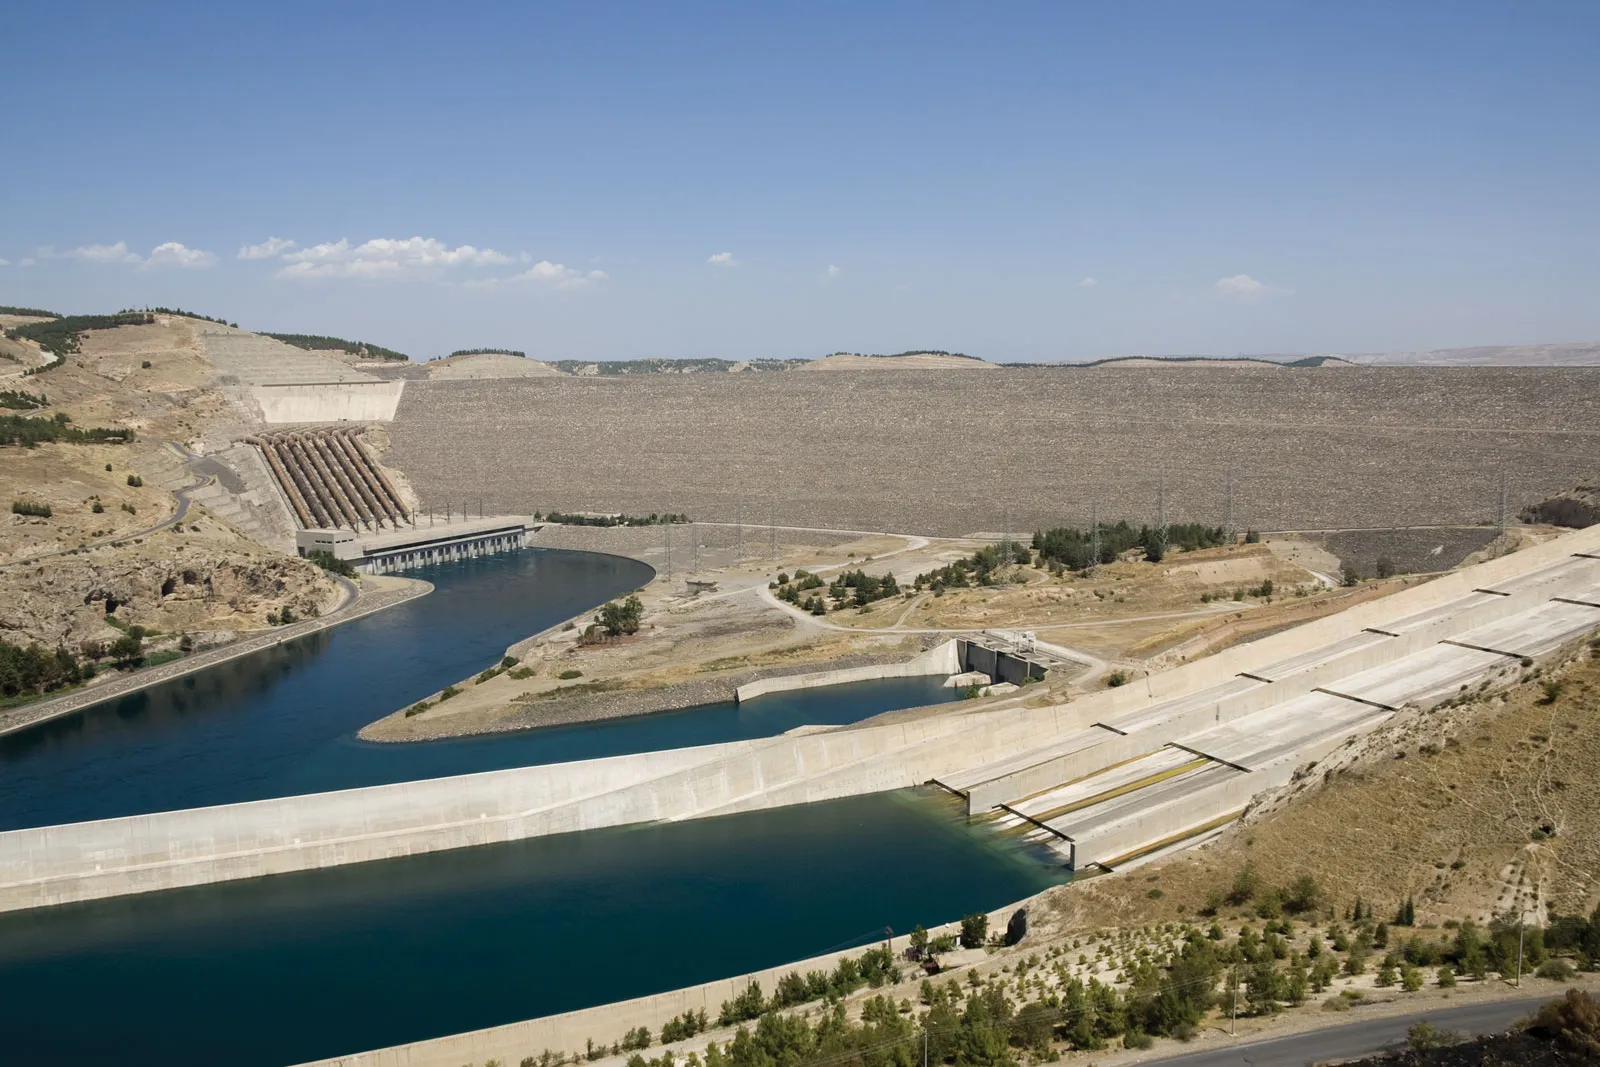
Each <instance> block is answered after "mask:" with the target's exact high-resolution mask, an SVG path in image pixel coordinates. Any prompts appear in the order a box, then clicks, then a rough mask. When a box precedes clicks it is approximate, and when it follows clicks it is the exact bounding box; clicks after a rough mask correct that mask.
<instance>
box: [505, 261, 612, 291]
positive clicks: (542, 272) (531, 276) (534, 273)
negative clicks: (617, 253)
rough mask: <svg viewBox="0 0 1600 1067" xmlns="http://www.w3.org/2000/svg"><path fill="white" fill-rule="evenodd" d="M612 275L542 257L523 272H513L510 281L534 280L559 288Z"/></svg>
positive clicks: (568, 287)
mask: <svg viewBox="0 0 1600 1067" xmlns="http://www.w3.org/2000/svg"><path fill="white" fill-rule="evenodd" d="M610 277H611V275H609V274H607V273H606V272H605V271H603V270H591V271H588V272H584V271H581V270H574V269H573V268H571V267H568V266H566V265H565V264H562V263H552V262H550V261H549V260H548V259H541V260H540V261H539V262H537V263H535V264H534V265H533V266H531V267H529V268H528V269H527V270H525V271H523V272H522V273H521V274H513V275H512V276H511V277H510V278H509V279H507V280H508V281H513V282H534V283H536V284H540V285H552V286H554V287H555V288H557V289H571V288H573V287H574V286H579V285H589V284H591V283H594V282H603V281H605V280H606V279H608V278H610Z"/></svg>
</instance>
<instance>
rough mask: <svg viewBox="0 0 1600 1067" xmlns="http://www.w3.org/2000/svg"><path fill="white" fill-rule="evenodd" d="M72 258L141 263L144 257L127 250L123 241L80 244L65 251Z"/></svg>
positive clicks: (95, 261)
mask: <svg viewBox="0 0 1600 1067" xmlns="http://www.w3.org/2000/svg"><path fill="white" fill-rule="evenodd" d="M67 255H68V256H70V257H72V258H73V259H86V260H88V261H89V262H90V263H142V262H143V261H144V257H143V256H141V255H140V254H139V253H137V252H130V251H128V245H127V242H125V241H118V242H117V243H116V244H114V245H81V246H79V247H78V248H74V249H73V250H72V251H71V252H68V253H67Z"/></svg>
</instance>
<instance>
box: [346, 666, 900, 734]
mask: <svg viewBox="0 0 1600 1067" xmlns="http://www.w3.org/2000/svg"><path fill="white" fill-rule="evenodd" d="M513 647H515V646H513ZM508 654H514V653H508ZM839 661H842V662H845V663H850V664H852V665H854V666H857V667H861V668H866V669H869V670H870V669H873V668H874V667H875V666H876V665H880V664H888V665H894V664H898V663H900V662H901V658H900V657H898V656H880V655H873V654H871V653H858V654H856V655H851V656H844V657H840V660H839ZM836 662H838V661H836ZM806 670H807V668H806V667H804V666H797V667H767V668H751V669H749V670H742V671H733V672H731V673H728V674H725V675H722V676H719V677H710V678H700V679H696V680H693V681H687V682H675V683H673V684H671V685H658V686H651V687H649V688H646V689H611V690H603V691H600V692H591V693H582V687H581V686H574V687H573V688H574V689H577V690H579V692H580V694H581V695H576V696H573V695H564V694H563V693H562V692H561V690H559V689H556V690H551V691H550V692H549V693H547V694H546V695H544V696H542V697H539V698H535V699H527V700H520V701H518V702H517V705H518V710H516V711H515V712H513V713H511V714H508V715H505V716H502V717H497V718H495V719H494V720H492V721H490V722H481V721H470V722H467V723H463V722H462V721H461V720H460V719H459V718H442V719H436V720H416V719H408V718H406V717H405V712H403V711H401V712H396V713H394V714H392V715H388V716H385V717H384V718H382V719H379V720H378V721H377V722H374V723H369V724H367V725H366V726H363V727H362V728H361V730H360V731H359V732H358V734H357V736H358V737H360V738H361V739H362V740H363V741H374V742H379V743H385V744H394V743H401V744H403V743H406V742H411V741H432V740H437V739H441V738H447V737H471V736H473V735H484V734H501V733H509V732H511V731H514V730H536V729H539V728H540V727H545V726H570V725H573V724H576V723H585V722H604V721H606V720H608V719H627V718H633V717H636V716H640V715H655V714H658V713H660V712H663V711H681V710H683V709H685V708H695V707H703V706H705V705H707V704H721V703H725V702H727V701H731V700H734V699H736V695H737V693H738V691H739V687H740V685H741V684H742V683H747V682H751V681H755V680H759V679H763V678H780V677H781V676H784V675H790V674H800V673H804V672H806ZM871 677H879V676H878V675H871ZM887 677H902V676H901V675H889V676H887ZM468 684H470V683H468Z"/></svg>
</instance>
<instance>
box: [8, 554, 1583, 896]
mask: <svg viewBox="0 0 1600 1067" xmlns="http://www.w3.org/2000/svg"><path fill="white" fill-rule="evenodd" d="M1596 547H1600V527H1596V528H1593V529H1590V530H1587V531H1578V532H1575V533H1572V534H1567V535H1565V536H1563V537H1560V538H1556V539H1553V540H1552V541H1549V542H1545V543H1544V544H1542V545H1538V546H1534V547H1531V548H1528V549H1525V550H1523V551H1522V552H1518V553H1514V554H1512V555H1508V556H1503V557H1500V558H1498V559H1495V560H1491V561H1489V562H1487V563H1482V564H1478V565H1476V566H1474V567H1472V568H1468V569H1467V570H1463V571H1458V572H1454V573H1452V574H1447V575H1445V576H1442V577H1440V578H1438V579H1435V580H1433V581H1431V582H1426V583H1423V584H1419V585H1414V586H1412V587H1410V588H1408V589H1405V590H1402V591H1400V592H1398V593H1395V594H1394V595H1392V596H1390V597H1387V598H1382V599H1379V600H1374V601H1368V602H1366V603H1363V604H1360V605H1357V606H1355V607H1352V608H1349V609H1347V610H1345V611H1344V612H1341V613H1338V614H1336V615H1330V616H1327V617H1325V618H1323V619H1319V620H1316V621H1314V622H1311V623H1307V624H1305V625H1304V626H1301V627H1297V628H1295V629H1292V630H1287V631H1283V632H1281V633H1278V634H1274V635H1272V636H1270V637H1267V638H1263V639H1261V640H1260V641H1256V642H1252V643H1250V644H1246V645H1241V646H1236V647H1235V648H1231V649H1228V650H1225V651H1223V652H1221V653H1218V654H1216V655H1214V656H1210V657H1206V658H1204V659H1199V660H1195V661H1193V662H1191V663H1188V664H1184V665H1182V666H1180V667H1177V668H1174V669H1172V670H1169V671H1165V672H1162V673H1160V674H1154V675H1149V676H1146V677H1144V678H1140V679H1136V680H1135V681H1133V682H1132V683H1130V684H1128V685H1126V686H1123V687H1120V688H1117V689H1109V690H1104V691H1101V692H1098V693H1095V694H1092V695H1089V696H1085V697H1081V698H1079V699H1076V700H1073V701H1071V702H1070V703H1065V704H1053V705H1049V706H1045V707H1038V708H1026V707H1021V708H1006V709H1004V710H1000V711H994V712H986V711H983V710H973V711H969V710H956V711H952V712H949V713H947V714H943V715H936V716H930V717H927V718H922V719H916V720H911V721H904V722H896V723H891V724H886V725H879V726H872V725H866V726H861V727H854V728H852V727H844V728H836V729H831V730H822V731H816V732H811V733H807V734H802V735H782V736H779V737H775V738H766V739H760V740H754V741H738V742H729V743H725V744H720V745H710V746H704V747H700V748H690V749H674V750H665V751H661V752H653V753H642V754H636V755H629V756H616V757H608V758H604V759H596V760H587V761H580V762H574V763H565V764H554V765H548V766H538V767H528V768H516V769H512V770H504V771H491V772H484V773H480V774H473V775H464V776H460V777H454V778H442V779H431V780H424V781H415V782H405V783H399V784H395V785H385V786H374V787H368V788H360V789H349V790H341V791H338V792H332V793H323V794H316V795H311V796H300V797H283V798H277V799H271V800H261V801H253V802H249V803H243V804H231V805H222V806H218V807H212V808H201V809H190V810H186V811H176V812H164V813H156V814H149V815H135V816H128V817H123V818H116V819H107V820H100V821H97V822H88V823H77V824H70V825H64V826H48V827H37V828H31V829H23V830H13V831H7V832H5V833H0V911H3V910H17V909H23V908H31V907H41V906H48V905H53V904H60V903H66V902H69V901H77V900H91V899H96V898H100V897H107V896H116V895H121V894H126V893H140V892H151V891H156V890H161V889H167V888H175V887H178V886H185V885H197V884H203V883H208V882H215V881H224V880H228V879H234V878H249V877H257V876H260V875H266V874H274V873H281V872H287V871H295V870H306V869H314V868H320V867H327V866H337V865H341V864H346V863H359V862H366V861H370V860H377V859H384V858H390V857H396V856H405V855H411V854H415V853H421V852H431V851H439V850H444V849H451V848H463V847H470V846H473V845H480V844H490V843H494V842H500V841H511V840H518V839H522V838H527V837H534V836H540V835H545V834H556V833H566V832H572V831H577V830H585V829H593V828H598V827H609V826H621V825H626V824H629V823H639V822H652V821H675V820H679V819H689V818H700V817H707V816H713V815H721V814H732V813H735V812H740V811H751V810H758V809H762V808H768V807H776V806H781V805H785V804H796V803H807V802H811V801H816V800H825V799H833V798H837V797H843V796H852V795H858V794H861V793H868V792H878V791H883V790H890V789H896V788H902V787H905V786H911V785H919V784H922V783H925V782H929V781H935V780H937V781H941V782H948V781H949V780H950V779H951V778H952V776H955V775H958V774H959V773H960V772H961V771H962V769H963V768H970V767H975V766H982V765H985V764H987V763H989V762H993V761H997V760H1002V759H1004V758H1006V757H1010V756H1013V755H1015V754H1017V753H1021V752H1026V751H1028V750H1031V749H1033V748H1036V747H1038V746H1041V745H1047V744H1050V743H1054V742H1056V741H1059V740H1061V739H1063V738H1068V739H1069V740H1070V739H1073V738H1082V739H1083V744H1082V745H1081V747H1080V750H1079V751H1077V752H1074V753H1072V754H1069V755H1065V756H1063V757H1062V758H1061V760H1060V761H1058V763H1057V764H1056V766H1054V767H1053V768H1052V769H1051V771H1050V772H1049V774H1046V777H1049V776H1050V775H1052V774H1070V772H1071V771H1072V769H1073V766H1076V767H1078V768H1080V769H1083V770H1084V771H1085V773H1087V771H1088V770H1092V769H1094V768H1097V767H1102V766H1104V765H1106V764H1107V763H1108V762H1109V761H1110V757H1113V756H1116V755H1118V754H1123V755H1126V754H1129V753H1131V754H1134V755H1137V751H1136V750H1138V749H1140V748H1141V747H1142V748H1144V750H1145V751H1151V750H1155V749H1159V748H1161V747H1162V746H1164V745H1166V744H1167V743H1169V742H1171V741H1174V740H1178V739H1180V738H1181V737H1183V736H1185V735H1186V734H1187V733H1190V732H1192V731H1193V730H1195V729H1197V728H1200V727H1209V726H1214V725H1216V724H1219V723H1225V722H1227V721H1229V720H1230V719H1236V718H1238V717H1240V716H1242V715H1246V714H1249V713H1250V712H1252V711H1255V710H1257V709H1258V708H1260V707H1266V706H1269V705H1271V704H1273V703H1274V702H1275V701H1276V702H1282V701H1284V700H1288V699H1293V698H1294V697H1296V696H1300V695H1303V694H1304V693H1307V692H1310V690H1311V689H1312V688H1314V687H1315V686H1317V685H1319V684H1326V683H1327V682H1329V681H1330V680H1331V679H1332V677H1333V676H1334V675H1335V674H1336V673H1337V672H1338V671H1345V672H1349V671H1355V670H1361V669H1364V668H1370V667H1372V666H1373V665H1375V664H1380V663H1383V662H1389V661H1392V660H1393V659H1394V657H1395V656H1397V655H1400V654H1402V653H1403V652H1405V650H1407V649H1410V648H1412V647H1414V646H1427V645H1428V641H1429V640H1432V641H1437V640H1438V639H1440V638H1441V637H1443V636H1448V635H1449V634H1452V633H1461V632H1465V631H1466V630H1468V629H1471V628H1472V627H1473V626H1475V625H1481V624H1482V622H1483V621H1484V620H1485V619H1486V618H1505V617H1508V616H1510V615H1513V614H1514V613H1515V612H1516V611H1517V610H1519V609H1522V610H1526V608H1527V606H1528V604H1530V603H1535V602H1540V603H1542V602H1544V601H1545V600H1546V599H1548V598H1549V597H1550V596H1551V595H1552V594H1556V595H1564V594H1569V593H1570V592H1572V591H1573V589H1575V588H1577V587H1578V586H1580V585H1582V584H1583V583H1586V582H1592V581H1593V580H1594V575H1592V574H1591V573H1590V572H1591V571H1595V570H1596V569H1597V568H1594V567H1590V568H1587V569H1583V570H1581V571H1577V572H1573V575H1575V576H1566V577H1563V575H1565V574H1566V571H1564V570H1563V567H1564V566H1566V565H1568V564H1569V563H1570V561H1572V560H1574V559H1577V558H1580V557H1575V556H1574V554H1573V553H1574V550H1575V549H1587V550H1588V551H1594V549H1595V548H1596ZM1545 572H1550V575H1553V576H1545V577H1541V575H1544V574H1545ZM1530 578H1532V579H1536V580H1535V581H1532V582H1531V588H1528V589H1523V590H1521V591H1518V592H1515V593H1513V595H1511V596H1501V597H1494V598H1492V599H1488V600H1486V601H1485V602H1484V603H1483V604H1477V603H1472V604H1469V606H1468V607H1467V608H1465V609H1462V610H1457V611H1454V613H1447V614H1446V615H1445V616H1444V618H1443V619H1442V620H1440V621H1439V623H1438V625H1429V626H1427V627H1426V628H1425V632H1424V633H1422V634H1421V635H1420V636H1416V637H1413V638H1411V639H1409V640H1408V639H1406V638H1404V637H1402V638H1396V639H1392V643H1390V642H1381V643H1379V644H1377V645H1373V646H1371V647H1368V648H1362V649H1357V650H1355V651H1353V652H1348V653H1345V654H1343V655H1338V656H1334V657H1332V658H1330V659H1329V660H1328V661H1327V662H1326V663H1324V664H1320V665H1313V666H1312V667H1311V668H1310V669H1308V670H1306V671H1303V672H1300V673H1298V674H1296V675H1292V676H1290V677H1286V678H1283V679H1280V680H1278V681H1275V682H1272V683H1259V684H1258V685H1257V687H1256V688H1253V689H1251V690H1248V691H1245V692H1243V693H1238V694H1235V695H1225V696H1223V697H1221V698H1219V699H1217V700H1215V701H1209V700H1202V701H1201V702H1200V703H1199V704H1198V706H1196V707H1194V708H1191V709H1189V710H1187V711H1185V712H1182V713H1181V714H1178V715H1175V716H1174V718H1173V721H1172V722H1171V723H1166V722H1156V723H1154V724H1151V725H1150V726H1149V727H1147V728H1141V729H1138V730H1136V731H1135V732H1132V733H1126V734H1124V733H1119V732H1117V731H1115V730H1112V729H1107V728H1105V727H1104V726H1102V725H1100V724H1101V723H1102V722H1103V721H1105V720H1114V719H1116V717H1117V716H1119V715H1126V714H1127V713H1130V712H1136V711H1140V710H1142V709H1146V708H1151V707H1155V706H1157V705H1159V704H1160V703H1161V702H1163V701H1166V700H1172V699H1175V698H1183V697H1192V696H1195V695H1196V694H1202V695H1203V694H1204V693H1205V691H1207V690H1208V689H1210V688H1212V687H1218V686H1226V685H1228V684H1229V683H1236V682H1237V680H1238V675H1239V674H1240V672H1242V671H1246V670H1251V669H1254V670H1256V671H1258V672H1261V671H1264V670H1265V669H1266V667H1267V665H1270V664H1273V663H1275V662H1278V661H1281V660H1283V659H1285V658H1286V657H1295V656H1302V655H1306V654H1308V653H1316V652H1317V650H1319V649H1321V648H1323V647H1324V646H1326V645H1328V644H1330V643H1338V642H1347V641H1349V640H1351V639H1352V638H1357V637H1359V635H1361V634H1362V632H1363V631H1364V630H1366V629H1368V628H1370V627H1372V626H1374V625H1376V624H1379V623H1385V622H1387V623H1390V624H1391V625H1397V623H1396V622H1395V620H1401V619H1403V618H1405V617H1406V616H1415V615H1416V614H1417V613H1419V612H1426V611H1428V610H1430V609H1437V608H1442V607H1448V606H1449V605H1451V604H1452V603H1453V602H1455V601H1459V600H1461V599H1462V598H1463V597H1464V596H1468V595H1469V594H1470V592H1471V590H1472V589H1474V588H1477V587H1480V586H1492V585H1500V584H1502V583H1509V582H1511V581H1513V580H1517V581H1524V582H1528V581H1529V580H1530ZM1429 647H1431V646H1429ZM1462 654H1463V655H1473V654H1471V653H1462ZM1074 761H1076V763H1075V764H1074ZM1069 764H1073V766H1069ZM1292 769H1293V768H1292V767H1290V768H1289V771H1292ZM1026 773H1030V769H1029V768H1019V770H1018V772H1017V776H1016V777H1013V778H1012V779H1010V780H1008V781H1006V782H1004V783H1002V784H1001V785H997V786H994V787H993V788H992V789H990V792H992V793H997V794H998V793H1005V792H1008V791H1009V792H1011V794H1012V795H1013V796H1015V795H1018V794H1017V792H1016V791H1017V790H1018V789H1021V788H1022V787H1023V785H1025V784H1026V783H1024V782H1023V780H1022V776H1023V775H1025V774H1026ZM1041 773H1043V772H1041ZM1272 773H1273V774H1281V773H1288V772H1286V771H1284V769H1283V768H1282V767H1277V768H1275V769H1272ZM1061 780H1063V779H1062V778H1060V777H1057V778H1056V781H1061ZM1267 780H1268V779H1267V777H1261V778H1256V777H1255V776H1254V775H1241V776H1238V777H1237V778H1235V779H1230V782H1229V785H1228V787H1227V791H1228V792H1229V793H1230V795H1229V796H1228V797H1227V798H1224V799H1226V800H1227V801H1228V802H1229V803H1233V802H1234V801H1235V800H1237V799H1238V798H1239V797H1240V796H1244V793H1245V792H1247V791H1249V790H1257V791H1259V789H1261V788H1262V787H1263V784H1262V783H1264V782H1266V781H1267ZM980 784H982V783H980ZM975 792H977V793H979V796H980V797H981V796H982V794H981V791H979V790H978V787H977V786H976V785H975V786H973V787H970V788H969V789H968V790H967V795H968V798H969V803H974V799H973V797H974V793H975ZM1233 794H1237V796H1235V795H1233ZM1000 799H1001V800H1003V799H1005V797H1003V796H1001V797H1000ZM1245 799H1248V798H1247V797H1245ZM987 802H988V798H982V799H980V800H978V801H976V803H979V804H981V803H987ZM1233 806H1235V807H1237V806H1242V805H1241V804H1234V805H1233ZM1187 814H1193V812H1192V811H1186V810H1185V809H1183V808H1176V809H1174V808H1168V809H1164V811H1155V812H1152V813H1151V818H1150V819H1149V820H1148V825H1144V824H1141V825H1137V826H1135V825H1132V824H1130V825H1129V826H1127V827H1123V828H1120V829H1119V830H1118V835H1117V836H1106V837H1105V838H1104V839H1103V840H1101V841H1099V842H1098V843H1097V844H1096V845H1095V854H1094V855H1084V856H1082V857H1081V858H1082V859H1083V860H1084V861H1085V862H1088V861H1092V860H1094V859H1097V858H1100V857H1104V856H1116V855H1121V854H1122V853H1124V852H1126V851H1127V850H1128V849H1129V848H1131V847H1134V846H1136V845H1137V844H1138V843H1139V841H1138V840H1136V838H1138V837H1139V835H1141V834H1146V835H1153V836H1163V835H1164V833H1170V832H1171V830H1170V827H1169V825H1168V824H1169V823H1171V822H1172V821H1173V820H1178V821H1181V819H1182V818H1183V817H1185V816H1186V815H1187ZM1079 848H1080V852H1081V851H1082V850H1083V848H1084V846H1083V845H1081V844H1080V846H1079Z"/></svg>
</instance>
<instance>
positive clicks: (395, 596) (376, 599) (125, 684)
mask: <svg viewBox="0 0 1600 1067" xmlns="http://www.w3.org/2000/svg"><path fill="white" fill-rule="evenodd" d="M369 581H370V579H369ZM381 582H382V585H381V586H377V585H376V583H374V585H375V588H374V590H373V591H372V592H363V593H361V594H360V595H358V596H357V597H356V598H355V599H354V600H353V601H350V602H348V603H347V604H346V605H345V606H344V607H341V608H339V609H338V610H336V611H330V612H329V613H328V614H326V615H323V616H321V617H319V618H315V619H307V620H305V621H303V622H297V623H292V624H291V625H289V626H280V627H278V628H277V629H275V630H272V631H270V632H268V633H263V634H257V635H255V636H253V637H247V638H244V639H243V640H240V641H235V642H233V643H231V644H227V645H221V646H218V647H216V648H209V649H206V650H205V651H204V652H197V653H195V654H194V655H192V656H185V657H184V658H183V659H180V660H174V661H173V662H171V663H163V664H161V665H160V666H157V667H147V668H145V669H144V670H140V671H135V672H133V673H132V674H127V675H123V676H122V677H119V678H117V679H115V680H113V681H110V682H106V683H104V684H101V685H91V686H87V687H85V688H83V689H78V690H74V691H73V692H71V693H67V694H64V695H62V696H58V697H50V698H48V699H45V700H40V701H36V702H35V703H32V704H24V705H23V706H22V707H20V708H14V709H12V710H10V711H6V712H0V737H3V736H5V735H6V734H10V733H16V732H17V731H18V730H26V729H28V728H29V727H32V726H37V725H39V724H40V723H43V722H48V721H50V720H51V719H59V718H61V717H62V716H64V715H71V714H73V713H75V712H79V711H82V710H83V709H84V708H88V707H93V706H94V705H95V704H99V703H101V702H103V701H106V700H111V699H114V698H116V697H122V696H127V695H128V694H129V693H137V692H138V691H139V690H141V689H148V688H149V687H151V686H153V685H160V684H161V683H163V682H170V681H172V680H173V679H174V678H182V677H183V676H184V675H186V674H193V673H194V672H195V671H201V670H205V669H206V668H207V667H215V666H216V665H218V664H219V663H226V662H228V661H229V660H232V659H238V658H239V657H240V656H248V655H250V654H251V653H252V652H259V651H261V650H262V649H264V648H271V647H272V646H273V645H281V644H283V643H284V642H285V641H292V640H294V639H295V638H297V637H304V636H306V635H307V634H313V633H316V632H317V631H319V630H326V629H328V628H329V627H332V626H338V625H339V624H340V623H346V622H350V621H351V620H353V619H359V618H361V617H362V616H365V615H371V614H372V613H373V612H377V611H382V610H383V609H385V608H392V607H394V606H395V605H396V604H403V603H405V602H406V601H408V600H414V599H416V598H417V597H419V596H425V595H426V594H428V593H431V592H432V591H433V586H432V585H431V584H430V583H428V582H424V581H422V580H420V579H416V578H393V577H389V578H383V579H381ZM347 584H348V583H347Z"/></svg>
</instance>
